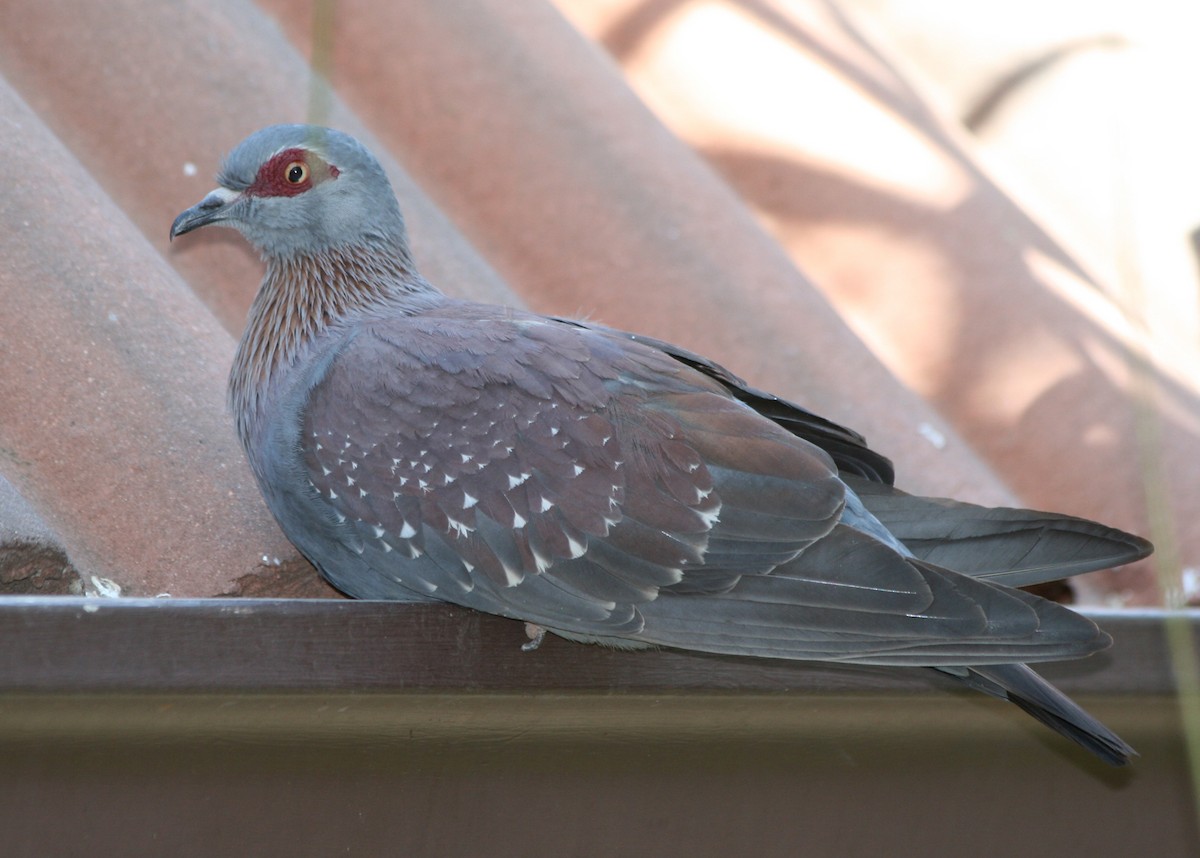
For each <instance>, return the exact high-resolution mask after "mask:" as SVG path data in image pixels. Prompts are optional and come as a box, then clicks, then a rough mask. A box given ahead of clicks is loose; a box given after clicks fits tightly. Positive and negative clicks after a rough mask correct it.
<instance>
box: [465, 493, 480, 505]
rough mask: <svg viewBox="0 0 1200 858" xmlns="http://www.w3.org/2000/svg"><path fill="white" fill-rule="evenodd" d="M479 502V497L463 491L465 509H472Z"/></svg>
mask: <svg viewBox="0 0 1200 858" xmlns="http://www.w3.org/2000/svg"><path fill="white" fill-rule="evenodd" d="M477 503H479V498H477V497H474V496H472V495H469V494H467V493H466V492H463V509H470V508H471V507H473V506H475V504H477Z"/></svg>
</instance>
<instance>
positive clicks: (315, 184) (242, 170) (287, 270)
mask: <svg viewBox="0 0 1200 858" xmlns="http://www.w3.org/2000/svg"><path fill="white" fill-rule="evenodd" d="M219 181H220V183H221V187H220V188H218V189H217V190H216V191H214V192H213V193H212V194H210V195H209V196H208V197H206V198H205V199H204V200H203V201H201V202H200V203H199V204H198V205H197V206H195V207H193V208H192V209H189V210H188V211H186V212H184V213H183V214H181V215H180V216H179V218H178V219H176V221H175V223H174V224H173V225H172V230H171V234H172V236H175V235H179V234H182V233H185V232H188V231H190V230H192V229H195V228H197V227H199V226H203V225H205V224H208V223H224V224H227V225H229V226H233V227H235V228H237V229H239V230H241V231H242V232H243V233H244V234H245V235H246V237H247V238H248V239H249V240H250V241H251V242H252V243H253V244H254V245H255V246H256V247H258V248H259V250H260V251H261V252H262V253H263V255H264V257H265V258H266V260H267V275H266V277H265V278H264V281H263V285H262V287H261V289H260V291H259V293H258V296H257V297H256V299H255V303H254V307H253V308H252V310H251V316H250V321H249V323H248V325H247V329H246V333H245V335H244V336H243V338H242V341H241V343H240V345H239V348H238V354H237V357H236V358H235V362H234V367H233V370H232V372H231V376H230V399H231V406H232V408H233V411H234V415H235V419H236V421H237V426H238V431H239V434H240V436H241V439H242V442H243V444H244V445H245V447H246V451H247V454H248V456H249V459H250V463H251V466H252V468H253V470H254V473H255V475H256V477H257V479H258V482H259V485H260V487H261V488H262V491H263V495H264V497H265V498H266V500H267V503H268V505H269V506H270V508H271V510H272V512H273V513H274V514H275V516H276V517H277V519H278V520H279V523H280V525H281V526H282V528H283V530H284V532H285V533H286V534H287V535H288V537H289V538H290V539H291V540H292V541H293V542H294V543H295V544H296V545H297V547H298V548H299V549H300V550H301V551H302V552H303V553H304V554H305V555H306V556H307V557H308V558H309V559H311V560H312V562H313V563H314V565H316V567H317V568H318V569H319V570H320V571H321V573H322V574H323V575H324V576H325V577H326V578H327V579H328V580H329V581H330V582H331V583H333V584H334V585H335V586H336V587H338V588H339V589H341V590H342V591H344V592H345V593H347V594H349V595H352V596H357V597H364V598H385V599H438V600H445V601H449V602H455V603H458V604H461V605H465V606H467V607H471V608H475V609H478V610H481V611H486V612H489V613H493V614H499V615H501V616H506V617H512V618H515V619H520V620H524V621H527V622H531V623H534V624H537V625H539V626H542V627H545V628H547V629H549V630H551V631H552V632H555V633H556V634H559V635H562V636H563V637H567V638H570V639H573V640H582V641H591V642H600V643H607V644H612V645H618V646H626V647H633V648H636V647H645V646H671V647H679V648H683V649H692V650H699V651H706V652H713V653H725V654H733V655H743V656H754V657H772V658H786V659H817V660H828V661H842V662H854V663H866V664H882V665H900V666H927V667H935V668H938V669H940V670H943V671H945V672H946V673H948V674H950V675H952V676H956V677H957V678H959V679H960V680H962V681H963V682H965V683H966V684H968V685H970V686H972V687H975V688H977V689H979V690H981V691H984V692H985V693H988V694H992V695H995V696H1000V697H1004V698H1007V699H1010V700H1012V701H1013V702H1015V703H1017V705H1019V706H1021V707H1022V708H1024V709H1026V711H1029V712H1030V713H1031V714H1033V715H1034V716H1035V717H1037V718H1039V719H1040V720H1042V721H1043V722H1044V723H1047V724H1048V725H1050V726H1051V727H1053V728H1054V729H1056V730H1058V731H1059V732H1060V733H1063V734H1064V735H1066V736H1068V737H1070V738H1071V739H1073V740H1074V741H1077V742H1079V743H1080V744H1082V745H1084V746H1085V747H1087V748H1088V749H1089V750H1091V751H1093V752H1094V753H1096V754H1097V755H1099V756H1100V757H1102V758H1103V759H1106V760H1107V761H1109V762H1112V763H1123V762H1125V761H1126V760H1127V759H1128V756H1129V754H1130V753H1132V750H1131V749H1130V748H1129V746H1128V745H1126V744H1125V743H1124V742H1122V741H1121V739H1119V738H1118V737H1117V736H1116V735H1115V734H1113V733H1112V732H1111V731H1109V730H1107V728H1105V727H1104V726H1103V725H1101V724H1099V723H1098V722H1096V721H1095V720H1094V719H1092V718H1091V717H1090V716H1088V715H1087V714H1086V713H1084V712H1083V711H1082V710H1080V709H1079V708H1078V707H1076V706H1075V705H1074V704H1073V703H1071V702H1070V701H1069V700H1067V698H1065V697H1064V696H1063V695H1061V694H1060V693H1059V692H1057V691H1056V690H1055V689H1053V688H1052V687H1051V686H1049V685H1048V684H1047V683H1045V682H1044V681H1043V680H1042V679H1041V678H1040V677H1038V676H1037V674H1035V673H1034V672H1033V671H1031V670H1029V669H1028V668H1027V667H1024V663H1025V662H1033V661H1045V660H1052V659H1063V658H1074V657H1079V656H1083V655H1087V654H1089V653H1092V652H1095V651H1096V650H1098V649H1101V648H1103V647H1105V646H1107V645H1108V644H1109V642H1110V641H1109V638H1108V636H1107V635H1105V634H1104V633H1103V632H1102V631H1100V630H1099V629H1098V628H1097V627H1096V626H1095V625H1094V624H1093V623H1092V622H1091V621H1090V620H1087V619H1086V618H1083V617H1081V616H1079V615H1077V614H1075V613H1073V612H1072V611H1070V610H1068V609H1066V608H1064V607H1062V606H1059V605H1057V604H1054V603H1052V602H1048V601H1046V600H1044V599H1040V598H1038V597H1036V596H1033V595H1030V594H1027V593H1025V592H1023V591H1020V590H1015V589H1012V587H1013V586H1017V585H1025V584H1031V583H1036V582H1040V581H1046V580H1052V579H1054V578H1057V577H1062V576H1064V575H1073V574H1078V573H1081V572H1087V571H1091V570H1094V569H1100V568H1105V567H1108V566H1113V565H1118V564H1121V563H1127V562H1130V561H1132V560H1135V559H1137V558H1140V557H1143V556H1145V555H1146V554H1148V553H1149V552H1150V550H1151V549H1150V546H1149V544H1148V543H1146V542H1145V541H1144V540H1141V539H1139V538H1137V537H1134V536H1131V535H1129V534H1125V533H1122V532H1120V531H1117V530H1114V529H1112V528H1107V527H1104V526H1103V525H1099V524H1095V523H1093V522H1088V521H1083V520H1080V519H1075V518H1070V517H1067V516H1060V515H1053V514H1047V513H1038V512H1031V511H1027V510H1011V509H984V508H981V507H976V506H972V505H969V504H961V503H957V502H955V501H949V500H934V499H927V498H918V497H913V496H910V495H907V494H904V493H903V492H900V491H899V490H897V489H895V488H893V487H892V485H891V482H892V477H893V474H892V468H891V464H890V463H889V462H888V461H887V459H886V458H884V457H883V456H881V455H880V454H878V453H876V452H874V451H873V450H871V449H870V448H868V447H867V445H866V443H865V442H864V440H863V439H862V438H861V437H860V436H859V435H857V434H856V433H854V432H852V431H850V430H848V429H845V428H843V427H841V426H838V425H837V424H834V423H832V422H830V421H828V420H825V419H824V418H821V417H819V416H817V415H814V414H812V413H810V412H808V411H806V410H804V409H803V408H801V407H799V406H797V405H794V404H792V403H788V402H785V401H783V400H781V399H779V398H777V397H774V396H772V395H770V394H768V393H765V392H762V391H758V390H754V389H753V388H750V387H748V386H747V385H746V384H744V383H743V382H742V381H741V380H740V379H738V378H736V377H735V376H733V375H731V374H730V373H729V372H728V371H726V370H725V369H723V368H721V367H719V366H717V365H715V364H713V363H712V362H710V361H708V360H706V359H705V358H703V357H701V356H699V355H696V354H693V353H691V352H688V351H686V350H683V349H679V348H677V347H675V346H671V345H669V344H666V343H662V342H659V341H657V340H653V339H651V338H647V337H642V336H636V335H631V334H627V333H624V332H620V331H615V330H612V329H609V328H605V327H602V326H599V325H594V324H589V323H584V322H578V321H572V320H567V319H558V318H552V317H544V316H538V315H534V314H531V313H526V312H523V311H519V310H514V309H508V308H502V307H494V306H487V305H479V304H472V303H467V302H462V301H457V300H454V299H452V298H448V297H446V296H444V295H442V294H441V293H440V292H438V291H437V290H436V289H435V288H434V287H432V286H431V285H430V284H428V283H427V282H426V281H424V280H423V279H422V278H421V277H420V275H419V274H418V273H417V272H416V270H415V268H414V266H413V263H412V260H411V257H410V255H409V252H408V247H407V243H406V239H405V233H404V224H403V220H402V218H401V215H400V211H399V208H398V207H397V205H396V202H395V198H394V196H393V194H392V191H391V188H390V186H389V185H388V183H387V180H386V178H385V176H384V174H383V171H382V169H381V168H380V167H379V165H378V164H377V163H376V162H375V160H374V158H373V157H371V155H370V154H369V153H368V152H367V150H366V149H365V148H363V147H362V146H361V145H360V144H358V143H357V142H356V141H354V140H353V139H351V138H349V137H347V136H346V135H344V134H341V133H339V132H335V131H331V130H328V129H320V128H313V127H308V126H275V127H272V128H268V129H265V130H263V131H260V132H258V133H257V134H255V135H253V136H251V137H250V138H248V139H247V140H246V141H244V142H243V143H242V144H240V145H239V146H238V147H237V148H235V149H234V150H233V152H232V153H231V154H230V155H229V157H228V158H227V160H226V162H225V165H224V166H223V168H222V171H221V174H220V178H219Z"/></svg>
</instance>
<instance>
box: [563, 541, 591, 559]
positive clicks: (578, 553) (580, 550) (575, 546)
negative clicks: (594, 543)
mask: <svg viewBox="0 0 1200 858" xmlns="http://www.w3.org/2000/svg"><path fill="white" fill-rule="evenodd" d="M567 548H569V549H570V552H571V558H572V559H574V558H576V557H582V556H583V555H584V554H586V553H587V546H586V545H584V544H583V543H582V542H578V541H576V540H574V539H572V538H571V537H569V536H568V537H567Z"/></svg>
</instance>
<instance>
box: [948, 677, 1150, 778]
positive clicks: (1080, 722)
mask: <svg viewBox="0 0 1200 858" xmlns="http://www.w3.org/2000/svg"><path fill="white" fill-rule="evenodd" d="M947 672H949V673H951V675H953V676H955V677H956V678H957V679H959V680H961V681H962V682H964V683H966V684H967V685H969V686H970V687H972V688H974V689H976V690H977V691H982V692H984V693H985V694H990V695H991V696H993V697H999V698H1001V699H1003V700H1009V701H1011V702H1012V703H1015V704H1016V705H1017V706H1019V707H1020V708H1021V709H1022V710H1024V711H1025V712H1026V713H1028V714H1029V715H1032V716H1033V717H1034V718H1036V719H1037V720H1038V721H1041V722H1042V723H1043V724H1045V725H1046V726H1047V727H1049V728H1050V729H1051V730H1054V731H1055V732H1056V733H1058V734H1060V735H1062V736H1065V737H1066V738H1068V739H1070V740H1071V741H1073V742H1075V743H1077V744H1079V745H1082V746H1083V747H1084V748H1086V749H1087V750H1088V751H1090V752H1091V753H1093V754H1095V755H1096V756H1097V757H1099V758H1100V759H1102V760H1104V762H1106V763H1108V764H1109V765H1112V766H1124V765H1126V764H1127V763H1128V762H1129V759H1130V757H1132V756H1136V755H1137V751H1135V750H1134V749H1133V748H1132V747H1130V746H1129V745H1128V744H1127V743H1126V742H1125V741H1124V740H1123V739H1122V738H1121V737H1120V736H1118V735H1117V734H1116V733H1114V732H1113V731H1112V730H1110V729H1108V728H1107V727H1105V726H1104V725H1103V724H1101V723H1100V722H1099V721H1098V720H1096V718H1094V717H1092V716H1091V715H1090V714H1088V713H1087V712H1085V711H1084V710H1083V709H1082V708H1081V707H1080V706H1079V705H1078V704H1077V703H1075V701H1073V700H1071V699H1070V698H1069V697H1067V696H1066V695H1065V694H1063V693H1062V692H1061V691H1059V690H1058V689H1057V688H1055V687H1054V686H1053V685H1051V684H1050V683H1049V682H1047V681H1046V680H1044V679H1042V677H1040V676H1038V675H1037V674H1036V673H1034V672H1033V671H1032V670H1031V669H1030V668H1029V667H1027V666H1026V665H1023V664H996V665H987V666H979V667H971V668H970V669H969V671H968V672H967V673H965V674H960V673H958V672H957V671H947Z"/></svg>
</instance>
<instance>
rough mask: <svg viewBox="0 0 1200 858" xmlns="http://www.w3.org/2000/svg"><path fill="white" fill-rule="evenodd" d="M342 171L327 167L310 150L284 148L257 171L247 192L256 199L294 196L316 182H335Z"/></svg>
mask: <svg viewBox="0 0 1200 858" xmlns="http://www.w3.org/2000/svg"><path fill="white" fill-rule="evenodd" d="M338 173H339V170H338V168H337V167H335V166H333V165H332V164H326V163H325V162H324V161H322V160H321V159H320V158H318V157H316V156H315V155H314V154H313V153H312V152H310V151H308V150H307V149H301V148H298V147H296V148H292V149H284V150H283V151H282V152H279V153H277V154H275V155H274V156H272V157H271V159H270V160H268V161H267V162H266V163H265V164H263V165H262V166H261V167H259V168H258V175H256V176H255V177H254V183H253V184H252V185H250V187H249V188H247V189H246V193H247V194H248V195H250V196H256V197H294V196H297V195H299V194H302V193H304V192H305V191H307V190H309V189H310V188H312V186H313V184H314V183H319V182H323V181H325V180H326V179H336V178H337V176H338Z"/></svg>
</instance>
